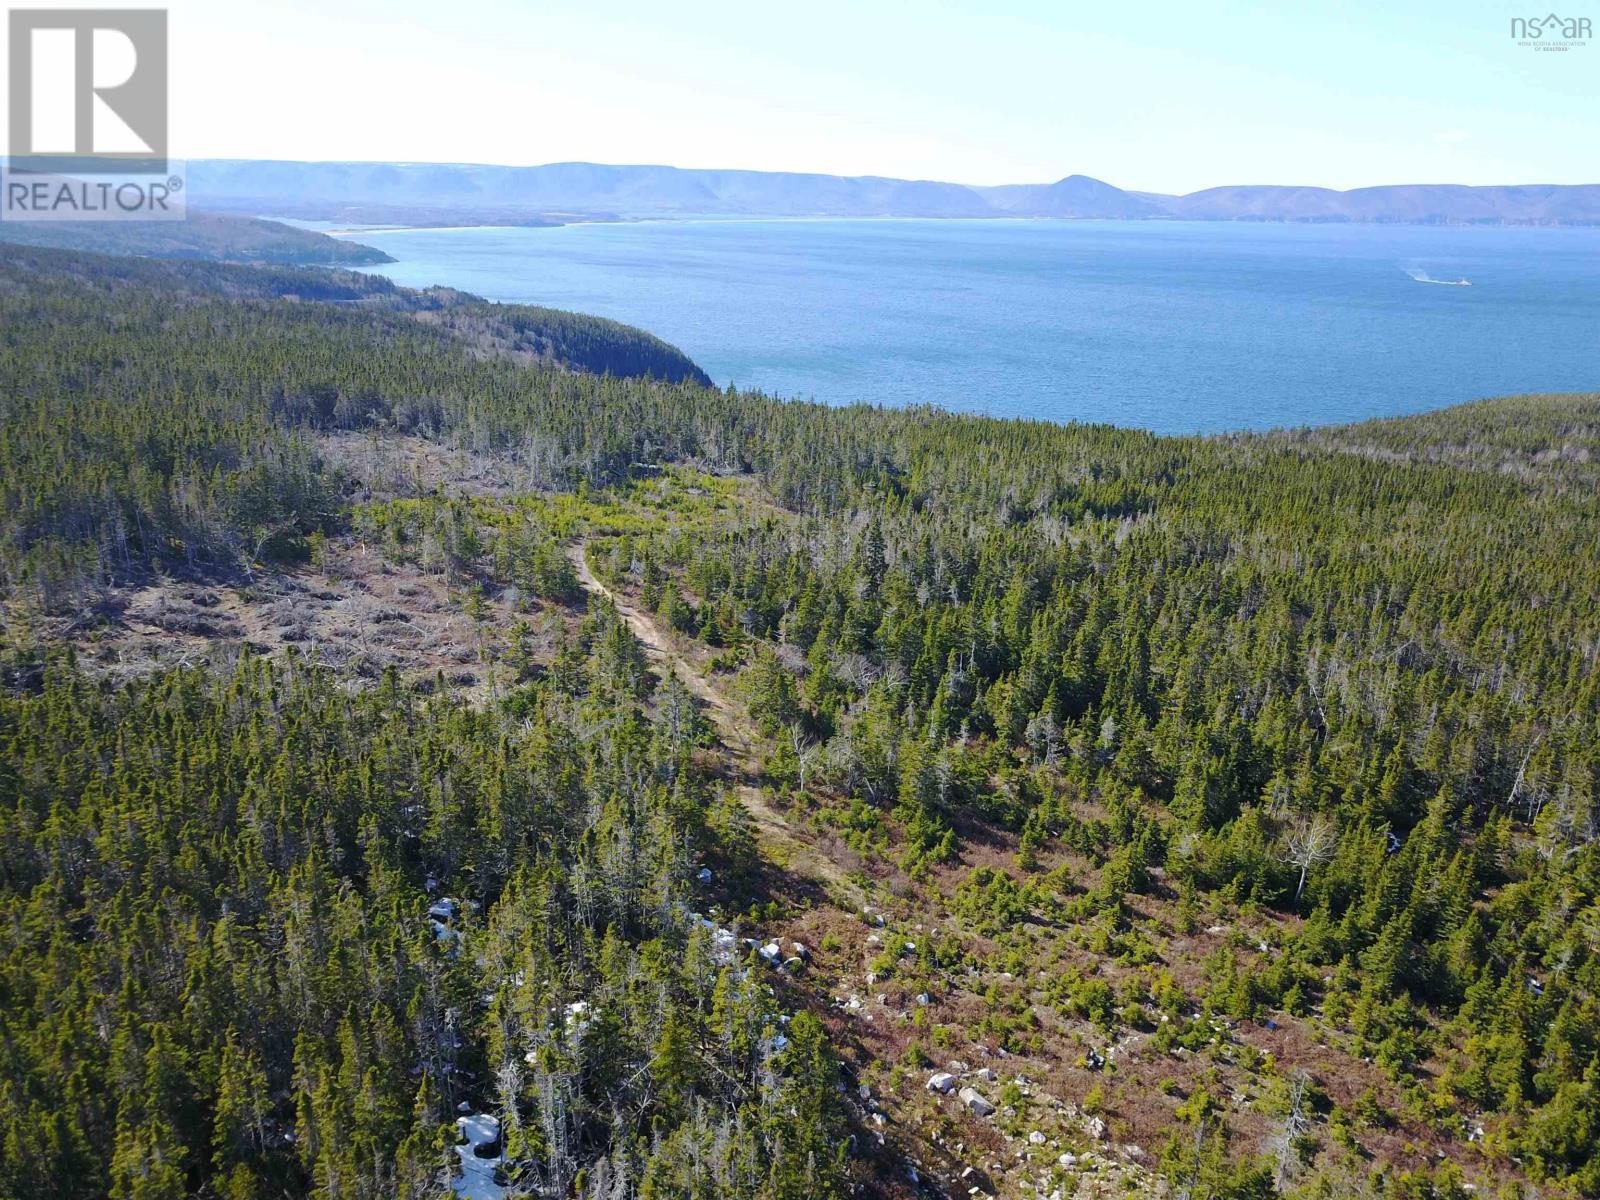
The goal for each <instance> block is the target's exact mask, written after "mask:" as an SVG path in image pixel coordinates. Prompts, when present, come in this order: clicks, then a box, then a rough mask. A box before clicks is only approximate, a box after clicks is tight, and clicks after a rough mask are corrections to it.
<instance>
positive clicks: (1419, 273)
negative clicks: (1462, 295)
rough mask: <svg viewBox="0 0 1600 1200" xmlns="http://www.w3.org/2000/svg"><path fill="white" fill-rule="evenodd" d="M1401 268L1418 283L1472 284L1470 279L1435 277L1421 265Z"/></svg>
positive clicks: (1443, 284) (1449, 285)
mask: <svg viewBox="0 0 1600 1200" xmlns="http://www.w3.org/2000/svg"><path fill="white" fill-rule="evenodd" d="M1402 270H1404V271H1405V273H1406V274H1407V275H1409V276H1411V278H1413V279H1415V280H1416V281H1417V282H1418V283H1437V284H1439V285H1440V286H1441V287H1471V286H1472V280H1470V279H1435V278H1434V277H1433V276H1432V275H1429V274H1428V273H1427V272H1426V271H1424V270H1423V269H1422V268H1421V267H1404V268H1402Z"/></svg>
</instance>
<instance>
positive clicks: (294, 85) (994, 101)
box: [33, 0, 1600, 191]
mask: <svg viewBox="0 0 1600 1200" xmlns="http://www.w3.org/2000/svg"><path fill="white" fill-rule="evenodd" d="M33 2H34V3H37V0H33ZM149 2H150V0H141V2H140V4H139V5H138V6H140V7H142V6H144V5H145V4H148V3H149ZM1542 2H1547V0H1542ZM1561 3H1562V5H1563V8H1562V10H1561V11H1565V9H1566V7H1567V6H1568V4H1567V0H1561ZM171 10H172V17H171V21H172V48H173V76H174V77H173V83H172V99H173V133H174V150H175V152H176V153H178V154H179V155H181V156H186V157H202V156H237V157H250V158H261V157H283V158H315V159H327V158H363V159H406V160H443V161H474V162H501V163H540V162H551V161H559V160H566V159H588V160H593V161H599V162H657V163H671V164H675V165H678V166H704V167H752V168H759V169H765V170H775V169H789V170H804V171H825V172H830V173H840V174H867V173H872V174H883V175H898V176H909V177H913V178H933V179H947V180H955V181H960V182H967V183H1000V182H1033V181H1040V180H1048V179H1054V178H1057V177H1059V176H1061V175H1065V174H1068V173H1071V172H1083V173H1085V174H1089V175H1095V176H1098V177H1101V178H1104V179H1107V180H1110V181H1112V182H1114V183H1117V184H1119V185H1121V186H1124V187H1131V188H1142V189H1149V190H1161V191H1187V190H1192V189H1196V188H1201V187H1206V186H1210V185H1213V184H1221V183H1256V182H1276V183H1304V184H1323V185H1329V186H1334V187H1353V186H1360V185H1363V184H1372V183H1398V182H1459V183H1532V182H1568V183H1576V182H1585V183H1592V182H1600V161H1597V160H1600V41H1595V40H1592V39H1591V41H1590V43H1589V45H1587V46H1585V47H1582V48H1580V49H1576V50H1573V51H1570V52H1568V53H1563V54H1553V53H1537V52H1534V51H1532V50H1528V49H1525V48H1522V47H1519V46H1518V45H1517V44H1516V43H1515V41H1514V40H1513V39H1512V37H1511V36H1510V18H1511V16H1512V15H1513V13H1515V12H1518V11H1520V9H1519V8H1516V7H1513V6H1509V5H1506V4H1502V3H1483V2H1480V0H1450V2H1432V0H1428V2H1417V0H1411V2H1407V3H1397V2H1389V3H1341V4H1333V3H1327V4H1320V5H1318V4H1308V3H1296V2H1294V0H1280V2H1279V3H1272V4H1247V3H1227V2H1223V3H1205V2H1196V0H1184V2H1181V3H1180V2H1176V0H1144V2H1134V3H1128V2H1126V0H1121V2H1118V3H1108V2H1101V3H1076V2H1055V3H1045V2H1011V3H1004V2H1002V3H990V4H982V5H980V4H968V3H929V2H925V0H917V2H915V3H912V2H906V3H861V2H859V0H858V2H854V3H834V2H832V0H821V2H813V3H807V4H803V5H802V4H760V3H750V2H749V0H742V2H740V3H731V2H728V3H724V2H721V0H713V2H697V0H679V2H678V3H662V2H661V0H610V2H605V0H588V2H587V3H576V2H574V3H569V2H566V0H521V2H518V3H512V2H509V0H499V2H496V0H454V2H444V0H318V2H316V3H309V2H305V0H300V2H292V3H281V2H269V0H178V2H176V3H174V4H173V5H172V6H171ZM1572 10H1573V12H1574V13H1577V14H1582V13H1585V12H1587V14H1588V15H1589V16H1590V17H1591V19H1592V20H1593V21H1594V22H1595V23H1596V24H1597V25H1600V0H1577V6H1573V9H1572ZM1528 11H1529V12H1530V13H1531V12H1533V11H1534V10H1533V9H1532V8H1529V10H1528ZM1537 11H1538V12H1540V13H1543V12H1546V11H1548V10H1547V9H1543V8H1540V9H1538V10H1537Z"/></svg>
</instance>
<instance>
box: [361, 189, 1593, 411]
mask: <svg viewBox="0 0 1600 1200" xmlns="http://www.w3.org/2000/svg"><path fill="white" fill-rule="evenodd" d="M355 236H356V237H357V239H358V240H360V241H362V242H365V243H367V244H369V245H373V246H378V247H380V248H382V249H383V250H385V251H387V252H388V253H389V254H391V255H393V256H394V257H395V258H396V259H397V260H398V261H397V262H395V263H392V264H386V265H384V266H381V267H376V268H372V270H373V271H374V272H375V273H377V274H383V275H387V276H389V277H390V278H392V279H394V280H395V281H396V282H397V283H402V284H407V285H412V286H426V285H429V284H447V285H450V286H453V287H458V288H462V289H465V290H467V291H470V292H475V293H477V294H479V295H482V296H486V297H488V298H490V299H493V300H506V301H517V302H522V303H532V304H545V305H551V306H554V307H557V308H566V309H574V310H577V311H580V312H587V313H594V314H597V315H600V316H606V317H613V318H616V319H617V320H621V321H626V322H628V323H629V324H633V325H638V326H641V327H642V328H645V329H648V330H650V331H651V332H652V333H655V334H657V335H659V336H661V337H663V338H665V339H666V340H668V341H669V342H672V343H674V344H675V345H677V346H679V347H680V348H681V349H683V350H684V351H685V352H686V353H688V354H689V355H690V356H691V357H693V358H694V359H695V361H697V362H698V363H699V364H700V365H701V366H702V367H703V368H704V369H705V370H706V371H707V372H708V373H709V374H710V375H711V376H712V377H713V378H714V379H715V380H716V381H717V382H718V383H719V384H725V383H728V382H734V383H737V384H738V385H740V386H741V387H753V388H759V389H761V390H763V391H766V392H769V393H772V394H775V395H780V396H792V397H801V398H808V399H817V400H821V401H824V402H826V403H829V404H847V403H851V402H855V401H865V402H869V403H877V404H885V405H907V404H916V403H930V404H936V405H940V406H942V407H945V408H949V409H957V410H963V411H969V412H987V413H992V414H994V415H996V416H1021V417H1033V418H1040V419H1044V420H1051V421H1072V420H1076V421H1105V422H1111V423H1114V424H1119V425H1131V426H1141V427H1144V428H1147V429H1152V430H1155V431H1157V432H1162V433H1194V432H1217V431H1223V430H1235V429H1264V428H1270V427H1274V426H1285V425H1303V424H1326V423H1331V422H1342V421H1352V420H1360V419H1364V418H1368V417H1375V416H1391V415H1399V414H1404V413H1412V412H1418V411H1421V410H1424V409H1430V408H1438V407H1442V406H1444V405H1449V404H1455V403H1458V402H1461V401H1466V400H1472V399H1476V398H1479V397H1483V396H1491V395H1502V394H1507V393H1514V392H1534V391H1590V390H1595V389H1596V388H1600V230H1597V229H1501V228H1432V227H1414V226H1372V225H1347V226H1329V225H1275V224H1253V223H1238V224H1225V223H1189V222H1171V223H1167V222H1119V221H932V220H926V221H916V220H904V221H901V220H895V221H830V220H816V221H754V220H751V221H701V222H689V221H680V222H640V223H629V224H594V225H569V226H563V227H558V228H550V229H489V228H480V229H451V230H389V231H379V232H369V231H363V232H361V233H359V234H357V235H355ZM1458 279H1466V280H1468V281H1470V286H1465V287H1463V286H1449V285H1448V282H1428V281H1429V280H1433V281H1454V280H1458Z"/></svg>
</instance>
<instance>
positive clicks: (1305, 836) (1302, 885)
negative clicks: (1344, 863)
mask: <svg viewBox="0 0 1600 1200" xmlns="http://www.w3.org/2000/svg"><path fill="white" fill-rule="evenodd" d="M1338 847H1339V831H1338V829H1336V828H1335V827H1334V824H1333V822H1332V821H1330V820H1328V818H1327V817H1325V816H1323V815H1322V814H1321V813H1318V814H1317V815H1316V816H1314V817H1312V818H1311V819H1310V820H1302V821H1300V822H1298V823H1297V824H1296V825H1295V826H1294V827H1293V828H1292V829H1290V830H1289V832H1288V834H1287V835H1286V836H1285V838H1284V861H1285V862H1287V863H1289V864H1291V865H1292V866H1296V867H1299V868H1300V882H1299V883H1297V884H1296V885H1295V889H1294V902H1295V903H1296V904H1299V903H1300V896H1301V894H1302V893H1303V892H1304V891H1305V890H1306V876H1307V875H1309V874H1310V873H1311V868H1312V867H1314V866H1316V865H1317V864H1318V863H1325V862H1327V861H1328V860H1329V859H1331V858H1332V857H1333V855H1334V851H1335V850H1337V849H1338Z"/></svg>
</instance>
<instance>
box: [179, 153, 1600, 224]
mask: <svg viewBox="0 0 1600 1200" xmlns="http://www.w3.org/2000/svg"><path fill="white" fill-rule="evenodd" d="M188 186H189V198H190V203H191V204H197V205H200V206H202V207H206V208H210V209H227V210H231V211H235V212H251V213H257V214H262V213H265V214H273V215H284V216H294V215H298V216H320V217H330V218H336V219H344V220H353V219H362V220H374V219H382V220H387V221H392V222H395V223H406V222H408V221H415V222H417V223H430V224H457V223H460V222H461V221H462V220H467V219H471V218H472V217H473V215H474V214H477V215H479V216H482V217H483V218H484V219H492V220H494V221H496V222H512V223H524V224H538V223H547V222H549V221H552V220H564V219H577V218H589V219H594V218H629V217H673V216H679V217H685V216H774V217H1064V218H1095V217H1098V218H1116V219H1129V220H1163V219H1166V220H1172V219H1179V220H1198V221H1371V222H1394V223H1407V224H1428V225H1458V224H1485V225H1597V224H1600V184H1577V185H1560V184H1528V185H1520V186H1507V187H1464V186H1458V185H1453V184H1403V185H1395V186H1388V187H1369V188H1356V189H1354V190H1352V191H1348V192H1339V191H1334V190H1332V189H1331V188H1315V187H1279V186H1241V187H1216V188H1207V189H1206V190H1205V191H1201V192H1191V193H1190V194H1189V195H1186V196H1167V195H1161V194H1157V193H1151V192H1130V191H1124V190H1123V189H1122V188H1119V187H1115V186H1113V185H1112V184H1109V183H1105V182H1103V181H1101V180H1098V179H1091V178H1090V177H1089V176H1087V175H1068V176H1067V177H1066V178H1064V179H1060V180H1057V181H1056V182H1055V183H1037V184H1034V183H1027V184H1008V185H1003V186H999V187H968V186H967V185H965V184H959V183H938V182H934V181H930V180H908V179H887V178H882V177H879V176H874V175H860V176H842V175H810V174H800V173H795V172H787V171H780V172H768V171H711V170H695V169H687V168H679V167H659V166H607V165H603V164H599V163H581V162H574V163H550V164H548V165H546V166H539V167H501V166H482V165H474V164H468V163H360V162H316V163H313V162H286V161H255V160H243V159H195V160H190V162H189V168H188ZM358 214H359V215H358Z"/></svg>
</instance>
